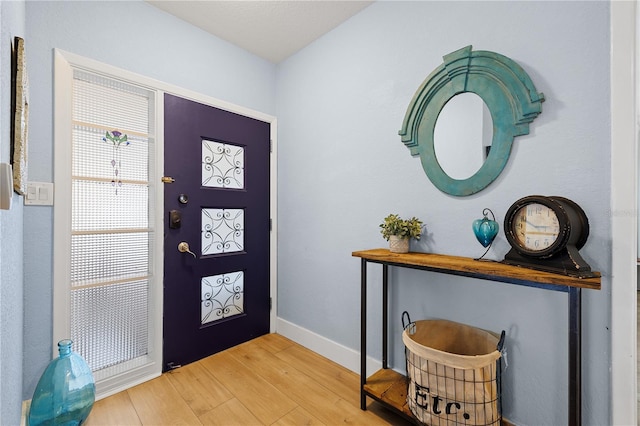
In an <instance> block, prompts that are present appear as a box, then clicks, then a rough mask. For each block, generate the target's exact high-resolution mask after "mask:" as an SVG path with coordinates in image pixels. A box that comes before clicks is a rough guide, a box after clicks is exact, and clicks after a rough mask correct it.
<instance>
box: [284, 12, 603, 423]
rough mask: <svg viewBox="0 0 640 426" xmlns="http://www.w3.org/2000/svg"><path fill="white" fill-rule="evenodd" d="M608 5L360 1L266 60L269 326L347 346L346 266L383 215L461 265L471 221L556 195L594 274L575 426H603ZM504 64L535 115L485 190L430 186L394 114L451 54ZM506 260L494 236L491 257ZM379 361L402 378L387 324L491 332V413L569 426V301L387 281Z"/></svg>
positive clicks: (438, 280) (352, 335) (375, 339)
mask: <svg viewBox="0 0 640 426" xmlns="http://www.w3.org/2000/svg"><path fill="white" fill-rule="evenodd" d="M609 41H610V37H609V4H608V3H606V2H586V3H580V2H376V3H374V4H373V5H372V6H370V7H368V8H367V9H365V10H364V11H362V12H361V13H359V14H358V15H356V16H354V17H353V18H352V19H350V20H349V21H348V22H346V23H345V24H343V25H341V26H340V27H338V28H337V29H335V30H334V31H332V32H331V33H329V34H327V35H325V36H324V37H322V38H321V39H320V40H318V41H317V42H316V43H314V44H313V45H311V46H310V47H308V48H306V49H304V50H303V51H301V52H299V53H298V54H296V55H295V56H293V57H291V58H289V59H288V60H287V61H285V62H283V63H281V64H280V65H279V66H278V74H277V81H278V85H277V114H278V121H279V133H278V140H279V158H278V160H279V163H278V165H279V174H278V190H279V192H278V194H279V206H278V211H279V216H278V218H279V232H280V234H279V245H278V250H279V252H278V290H279V301H278V304H279V309H278V314H279V316H280V317H282V318H284V319H285V320H288V321H290V322H292V323H294V324H297V325H299V326H301V327H304V328H307V329H309V330H312V331H314V332H316V333H318V334H320V335H322V336H325V337H327V338H329V339H331V340H334V341H336V342H338V343H340V344H342V345H345V346H347V347H351V348H353V349H355V350H358V343H357V342H358V341H359V340H358V336H359V328H358V324H359V309H358V306H359V291H360V289H359V282H360V281H359V273H360V263H359V259H356V258H352V257H351V252H352V251H354V250H362V249H368V248H375V247H382V246H385V245H386V242H385V241H384V240H383V239H382V237H381V235H380V234H379V232H378V224H379V223H380V222H381V221H382V218H383V217H385V216H386V215H387V214H389V213H392V212H393V213H399V214H400V215H403V216H413V215H415V216H418V217H420V218H422V219H423V220H424V221H425V223H426V225H427V235H426V238H425V239H424V240H423V241H421V242H420V243H419V244H415V245H413V249H414V250H420V251H426V252H434V253H444V254H451V255H459V256H468V257H477V256H479V255H481V254H482V252H483V251H484V250H483V247H482V246H481V245H480V244H479V243H478V242H477V241H476V239H475V237H474V235H473V233H472V231H471V222H472V221H473V220H474V219H478V218H481V217H482V210H483V208H485V207H489V208H491V209H492V210H493V212H494V213H495V214H496V216H497V220H498V221H499V223H500V225H501V227H502V221H503V219H504V213H505V212H506V210H507V209H508V207H509V206H510V205H511V204H512V203H513V202H514V201H516V200H517V199H519V198H521V197H523V196H526V195H531V194H543V195H561V196H565V197H568V198H570V199H573V200H574V201H576V202H577V203H579V204H580V205H581V206H582V207H583V208H584V209H585V211H586V213H587V215H588V217H589V220H590V224H591V235H590V237H589V241H588V242H587V244H586V246H585V247H584V248H583V249H582V251H581V252H582V254H583V255H584V257H585V258H586V260H587V261H588V262H589V263H590V264H591V266H592V267H593V268H594V269H595V270H599V271H602V273H603V276H604V277H603V280H602V288H603V290H602V291H585V292H584V293H585V294H584V297H583V300H584V306H583V309H584V312H583V315H584V323H583V327H584V329H583V336H584V340H583V388H584V396H583V411H584V423H585V424H598V425H602V424H608V423H609V416H610V414H611V413H610V407H609V386H610V384H609V365H610V333H609V326H610V319H609V318H610V312H611V311H610V291H609V288H610V267H611V260H610V256H611V255H610V253H611V248H610V246H611V241H610V231H611V230H610V216H609V206H610V201H609V200H610V177H609V175H610V165H609V162H610V149H611V138H610V107H609V103H610V101H609V99H610V93H609V53H610V49H609ZM467 45H473V47H474V49H477V50H490V51H495V52H498V53H501V54H503V55H506V56H507V57H510V58H511V59H513V60H515V61H516V62H518V63H519V64H520V65H521V66H522V67H523V68H524V69H525V70H526V71H527V73H528V74H529V75H530V77H531V78H532V80H533V82H534V84H535V85H536V88H537V89H538V91H541V92H544V94H545V96H546V102H544V103H543V111H542V114H541V115H540V116H539V117H538V118H537V119H536V120H535V121H534V122H533V124H532V125H531V133H530V135H528V136H523V137H519V138H517V139H516V141H515V143H514V146H513V151H512V156H511V159H510V161H509V163H508V165H507V167H506V168H505V170H504V172H503V173H502V175H501V176H500V177H499V178H498V179H497V181H495V182H494V183H493V184H492V185H491V186H490V187H489V188H488V189H486V190H485V191H483V192H480V193H479V194H476V195H474V196H471V197H466V198H456V197H452V196H448V195H446V194H443V193H441V192H439V191H438V190H437V189H436V188H435V187H434V186H433V185H432V184H431V183H430V181H429V180H428V179H427V177H426V175H425V173H424V171H423V170H422V167H421V165H420V161H419V159H417V158H412V157H411V156H410V154H409V150H408V149H407V148H406V147H405V146H404V145H403V144H402V143H401V142H400V138H399V136H398V130H399V129H400V127H401V124H402V120H403V117H404V113H405V110H406V107H407V105H408V104H409V102H410V100H411V98H412V96H413V94H414V92H415V90H416V89H417V88H418V86H419V85H420V84H421V83H422V81H423V80H424V79H425V78H426V77H427V75H428V74H429V73H430V72H431V71H432V70H433V69H435V68H436V67H437V66H439V65H440V64H441V63H442V56H444V55H446V54H448V53H450V52H452V51H454V50H457V49H459V48H461V47H464V46H467ZM507 251H508V244H507V242H506V240H505V238H504V234H503V233H500V234H499V237H498V239H497V240H496V242H495V244H494V247H493V248H492V250H491V251H490V252H489V256H488V257H490V258H493V259H498V260H500V259H502V258H503V256H504V254H505V253H506V252H507ZM380 275H381V271H380V267H379V266H371V267H370V279H371V280H370V286H371V288H372V289H373V290H372V291H371V293H370V299H369V302H370V307H371V308H370V314H369V321H370V324H374V325H373V326H371V327H370V328H369V333H368V352H369V354H371V355H373V356H374V357H376V358H377V359H380V356H381V352H380V341H379V339H380V333H379V329H378V327H376V326H375V324H379V323H380V312H379V309H377V308H376V307H378V306H380V303H381V302H380V296H379V293H380V279H381V278H380ZM391 280H392V285H391V289H392V290H391V301H392V302H391V303H392V305H391V311H390V315H391V317H392V319H393V323H392V329H393V335H392V339H391V343H392V345H393V348H394V350H393V352H392V354H391V355H392V365H393V366H394V367H396V368H398V369H400V370H403V369H404V358H403V346H402V341H401V338H400V335H401V334H400V330H401V325H400V316H401V313H402V311H403V310H408V311H409V312H410V313H411V315H412V318H414V319H419V318H425V317H441V318H448V319H451V320H454V321H460V322H464V323H468V324H473V325H476V326H479V327H482V328H486V329H490V330H495V331H499V330H502V329H504V330H506V332H507V336H508V337H507V339H508V340H507V349H508V361H509V367H508V369H507V370H506V372H505V377H504V398H505V399H504V409H505V412H504V414H505V416H506V417H507V418H508V419H510V420H512V421H515V422H517V423H522V424H545V425H560V424H566V423H567V390H566V389H567V374H568V373H567V298H566V295H565V294H563V293H554V292H548V291H543V290H538V289H532V288H524V287H516V286H510V285H506V284H500V283H493V282H489V281H479V280H473V279H468V278H460V277H452V276H444V275H438V274H434V273H426V272H420V271H410V270H397V269H393V270H392V273H391Z"/></svg>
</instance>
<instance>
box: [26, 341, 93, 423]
mask: <svg viewBox="0 0 640 426" xmlns="http://www.w3.org/2000/svg"><path fill="white" fill-rule="evenodd" d="M72 343H73V342H72V341H71V340H68V339H65V340H61V341H59V342H58V352H59V353H60V357H59V358H56V359H54V360H53V361H51V362H50V363H49V365H48V366H47V368H46V369H45V370H44V373H42V377H40V380H39V381H38V385H37V386H36V390H35V392H34V393H33V398H32V399H31V408H30V409H29V419H28V424H29V425H30V426H36V425H69V426H71V425H80V424H82V423H83V422H84V421H85V420H86V419H87V417H88V416H89V413H90V412H91V409H92V408H93V403H94V402H95V399H96V385H95V381H94V379H93V374H92V373H91V369H90V368H89V366H88V365H87V363H86V361H85V360H84V358H82V357H81V356H80V355H78V354H77V353H75V352H73V351H72V350H71V344H72Z"/></svg>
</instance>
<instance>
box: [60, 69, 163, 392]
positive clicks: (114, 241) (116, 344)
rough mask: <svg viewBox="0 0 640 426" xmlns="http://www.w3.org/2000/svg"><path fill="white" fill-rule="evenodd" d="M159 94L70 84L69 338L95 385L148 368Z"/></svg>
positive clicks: (79, 76)
mask: <svg viewBox="0 0 640 426" xmlns="http://www.w3.org/2000/svg"><path fill="white" fill-rule="evenodd" d="M154 105H155V94H154V92H152V91H149V90H147V89H145V88H142V87H138V86H134V85H131V84H129V83H125V82H122V81H119V80H115V79H111V78H107V77H103V76H100V75H97V74H93V73H90V72H86V71H82V70H75V71H74V78H73V117H72V120H73V121H72V141H71V142H72V163H71V164H72V165H71V169H72V170H71V194H72V196H71V247H70V251H71V265H70V282H69V291H70V310H71V312H70V314H71V318H70V322H71V324H70V329H71V330H70V332H71V336H70V337H71V338H72V339H73V341H74V348H75V350H76V351H77V352H78V353H79V354H80V355H81V356H82V357H83V358H84V359H86V360H87V363H88V364H89V366H90V367H91V369H92V370H93V372H94V376H95V377H96V381H99V380H101V379H107V378H110V377H113V376H115V375H117V374H122V373H123V372H124V371H128V369H129V368H135V367H136V366H139V365H142V364H144V363H146V362H148V359H149V354H150V351H151V350H152V349H153V348H150V346H149V344H150V334H149V310H150V308H149V306H150V300H149V294H150V291H151V288H152V287H153V286H155V285H158V283H157V282H156V281H155V280H156V278H154V277H153V275H152V274H151V273H150V271H151V269H152V265H151V263H152V262H151V260H152V256H151V250H152V247H153V245H154V229H153V227H152V223H153V222H152V219H151V218H152V217H153V215H154V212H153V205H154V202H155V201H154V199H153V193H154V191H153V185H154V184H153V181H154V179H153V178H154V176H153V170H152V167H150V164H151V163H152V159H153V158H154V155H155V138H154V136H153V134H152V130H153V129H154V128H155V123H154V117H155V112H154V108H155V107H154Z"/></svg>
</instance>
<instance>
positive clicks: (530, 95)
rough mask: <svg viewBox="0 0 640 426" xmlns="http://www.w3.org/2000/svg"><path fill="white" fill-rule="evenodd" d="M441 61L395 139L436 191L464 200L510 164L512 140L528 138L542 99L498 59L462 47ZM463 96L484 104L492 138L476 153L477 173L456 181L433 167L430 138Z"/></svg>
mask: <svg viewBox="0 0 640 426" xmlns="http://www.w3.org/2000/svg"><path fill="white" fill-rule="evenodd" d="M443 59H444V63H443V64H442V65H440V66H439V67H438V68H436V69H435V70H434V71H433V72H432V73H431V74H430V75H429V76H428V77H427V78H426V80H425V81H424V82H423V83H422V85H421V86H420V87H419V88H418V90H417V91H416V93H415V95H414V96H413V99H412V100H411V102H410V103H409V107H408V108H407V112H406V114H405V117H404V121H403V123H402V129H401V130H400V131H399V132H398V133H399V134H400V137H401V140H402V142H403V143H404V144H405V145H406V146H407V148H409V150H410V152H411V155H413V156H420V160H421V161H422V167H423V168H424V171H425V173H426V174H427V177H428V178H429V179H430V180H431V182H433V184H434V185H435V186H436V187H437V188H438V189H439V190H440V191H442V192H445V193H447V194H451V195H455V196H466V195H471V194H475V193H476V192H479V191H481V190H483V189H484V188H486V187H487V186H488V185H489V184H490V183H491V182H493V181H494V180H495V179H496V178H497V177H498V176H499V175H500V173H501V172H502V170H503V169H504V166H505V165H506V164H507V160H508V159H509V154H510V153H511V145H512V143H513V139H514V138H515V137H516V136H520V135H526V134H528V133H529V123H531V122H532V121H533V120H534V119H535V118H536V117H537V116H538V114H540V112H541V111H542V105H541V104H542V102H543V101H544V95H543V94H542V93H538V91H537V90H536V88H535V87H534V85H533V82H532V81H531V79H530V78H529V76H528V75H527V73H526V72H525V71H524V70H523V69H522V68H521V67H520V66H519V65H518V64H517V63H515V62H514V61H512V60H511V59H509V58H507V57H506V56H503V55H500V54H498V53H494V52H488V51H475V52H474V51H472V50H471V46H467V47H465V48H462V49H460V50H457V51H455V52H452V53H450V54H448V55H446V56H444V58H443ZM467 92H469V93H473V94H476V95H478V96H479V97H480V98H481V99H482V101H483V102H484V106H485V108H486V109H488V111H489V113H490V116H491V117H490V118H491V121H492V122H493V132H492V136H491V137H490V143H485V144H484V146H480V147H479V148H478V149H481V150H482V152H483V155H484V162H481V166H480V167H479V169H478V170H477V171H476V172H475V173H473V171H472V172H471V173H473V174H471V173H470V174H471V176H469V177H467V178H463V179H459V178H454V177H451V176H450V175H449V174H447V173H446V172H445V170H444V169H443V167H442V165H441V164H440V162H439V161H438V156H437V155H436V154H437V153H436V143H435V142H436V141H435V138H434V134H435V128H436V122H437V121H438V118H439V116H440V114H441V112H442V111H443V108H444V107H445V105H446V104H447V103H448V102H449V101H451V100H452V99H453V98H454V97H455V96H457V95H459V94H462V93H467ZM480 104H482V103H480ZM490 134H491V133H490ZM439 139H441V138H440V137H439ZM439 143H440V144H439V147H438V148H439V149H438V152H443V151H442V150H443V148H442V144H443V143H444V145H447V144H449V141H448V140H444V141H439ZM478 143H479V144H480V142H478ZM465 155H466V154H465ZM440 157H441V158H442V157H444V156H443V155H442V154H440ZM458 157H460V155H459V154H458Z"/></svg>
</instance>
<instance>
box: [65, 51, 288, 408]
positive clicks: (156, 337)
mask: <svg viewBox="0 0 640 426" xmlns="http://www.w3.org/2000/svg"><path fill="white" fill-rule="evenodd" d="M73 68H80V69H84V70H87V71H90V72H92V73H96V74H102V75H104V76H106V77H111V78H115V79H118V80H122V81H125V82H129V83H131V84H134V85H138V86H143V87H146V88H148V89H149V90H153V91H155V92H156V127H157V128H156V132H155V134H156V145H157V148H156V158H155V162H156V164H155V170H157V177H158V179H159V178H160V177H161V176H163V171H164V93H169V94H172V95H175V96H179V97H182V98H185V99H188V100H192V101H195V102H199V103H202V104H206V105H210V106H213V107H216V108H219V109H223V110H226V111H230V112H233V113H236V114H240V115H243V116H246V117H250V118H254V119H257V120H260V121H264V122H267V123H269V124H270V128H271V147H272V148H271V149H272V152H271V158H270V180H271V182H270V191H271V194H270V206H269V213H270V215H271V219H272V229H271V235H270V243H269V249H270V277H269V278H270V283H269V291H270V296H271V301H272V306H273V307H272V309H271V312H270V316H269V330H270V332H272V333H273V332H274V331H275V327H276V316H277V309H276V307H277V306H278V305H277V295H278V292H277V276H278V275H277V265H278V262H277V235H278V222H277V217H278V215H277V199H278V197H277V188H278V186H277V167H278V164H277V159H278V156H277V146H278V144H277V119H276V117H274V116H272V115H269V114H265V113H262V112H259V111H255V110H252V109H249V108H245V107H242V106H238V105H235V104H232V103H230V102H226V101H222V100H220V99H216V98H213V97H210V96H206V95H203V94H200V93H197V92H194V91H191V90H187V89H184V88H181V87H178V86H174V85H171V84H168V83H164V82H161V81H158V80H154V79H151V78H148V77H145V76H142V75H139V74H136V73H132V72H129V71H126V70H123V69H120V68H117V67H114V66H112V65H109V64H105V63H102V62H99V61H95V60H93V59H88V58H84V57H82V56H79V55H76V54H73V53H69V52H65V51H63V50H59V49H55V50H54V74H55V75H54V150H55V155H54V159H55V160H54V182H55V184H56V190H55V192H54V238H53V248H54V251H53V252H54V255H53V256H54V270H53V341H54V342H57V341H58V340H61V339H62V338H67V337H68V336H69V333H70V323H69V313H70V300H69V288H68V283H69V279H70V278H69V277H70V271H69V264H70V253H69V250H68V247H70V232H69V231H70V229H71V223H70V220H71V191H70V190H69V189H68V188H70V187H71V173H70V170H71V152H70V147H69V143H68V141H69V140H71V126H70V125H69V123H70V122H71V105H72V103H71V102H72V99H71V93H72V89H71V82H72V76H73ZM155 199H156V203H157V205H156V208H155V218H154V226H155V229H156V230H157V232H164V219H165V214H164V213H165V212H164V188H163V185H160V184H158V185H157V186H156V193H155ZM162 245H163V238H156V241H155V247H154V255H153V262H154V271H153V274H154V275H155V276H157V277H162V276H163V247H162ZM160 282H162V280H160ZM151 303H152V306H151V309H150V311H151V317H152V324H154V329H153V330H150V337H151V338H150V342H151V346H152V347H153V353H150V356H151V358H152V359H153V362H152V364H148V365H146V366H144V367H141V368H140V369H138V370H136V371H128V372H126V373H124V374H122V375H121V376H122V377H116V378H115V379H114V380H108V381H107V382H108V383H105V384H102V385H100V384H98V386H97V393H96V398H97V399H101V398H104V397H107V396H109V395H112V394H115V393H117V392H120V391H122V390H125V389H127V388H129V387H131V386H135V385H136V384H139V383H142V382H145V381H147V380H150V379H152V378H154V377H157V376H159V375H160V374H161V373H162V307H163V286H162V285H157V286H156V288H155V289H154V290H153V294H152V295H151ZM53 346H55V345H53ZM56 351H57V350H56V349H54V350H53V353H52V354H53V357H56V356H57V355H56V353H57V352H56Z"/></svg>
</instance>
